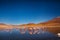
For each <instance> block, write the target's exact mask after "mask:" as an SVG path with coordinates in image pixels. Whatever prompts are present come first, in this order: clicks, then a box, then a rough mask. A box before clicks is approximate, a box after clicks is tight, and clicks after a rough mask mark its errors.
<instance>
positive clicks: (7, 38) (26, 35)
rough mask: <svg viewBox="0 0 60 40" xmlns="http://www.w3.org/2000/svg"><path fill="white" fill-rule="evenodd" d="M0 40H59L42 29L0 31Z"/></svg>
mask: <svg viewBox="0 0 60 40" xmlns="http://www.w3.org/2000/svg"><path fill="white" fill-rule="evenodd" d="M0 40H60V39H59V38H58V37H57V36H56V35H54V34H52V33H50V32H47V31H45V30H43V29H42V28H32V27H29V28H20V29H9V30H8V29H5V30H1V31H0Z"/></svg>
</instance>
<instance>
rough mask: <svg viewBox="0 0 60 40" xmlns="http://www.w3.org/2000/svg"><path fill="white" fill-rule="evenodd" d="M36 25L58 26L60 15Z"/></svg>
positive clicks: (59, 25)
mask: <svg viewBox="0 0 60 40" xmlns="http://www.w3.org/2000/svg"><path fill="white" fill-rule="evenodd" d="M38 25H42V26H46V27H53V26H54V27H56V26H57V27H60V16H59V17H56V18H53V19H52V20H49V21H47V22H43V23H39V24H38Z"/></svg>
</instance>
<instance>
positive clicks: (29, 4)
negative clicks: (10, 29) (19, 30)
mask: <svg viewBox="0 0 60 40" xmlns="http://www.w3.org/2000/svg"><path fill="white" fill-rule="evenodd" d="M57 16H60V1H59V0H0V23H6V24H27V23H40V22H45V21H48V20H51V19H53V18H55V17H57Z"/></svg>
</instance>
